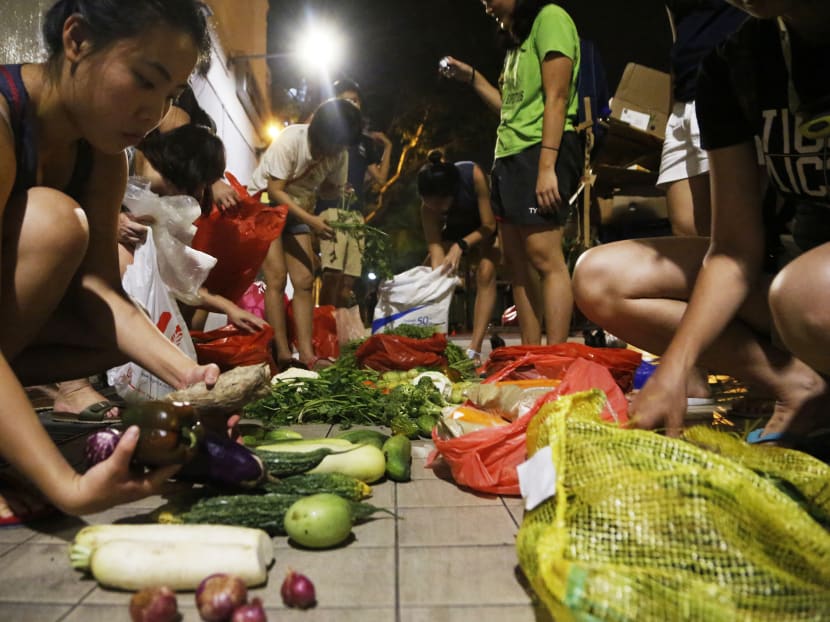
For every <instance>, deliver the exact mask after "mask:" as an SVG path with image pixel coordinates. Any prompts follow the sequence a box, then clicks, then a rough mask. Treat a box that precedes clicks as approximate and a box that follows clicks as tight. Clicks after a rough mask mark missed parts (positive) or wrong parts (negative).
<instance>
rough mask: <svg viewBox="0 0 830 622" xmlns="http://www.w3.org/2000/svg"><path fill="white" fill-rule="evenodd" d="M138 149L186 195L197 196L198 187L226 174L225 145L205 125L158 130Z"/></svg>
mask: <svg viewBox="0 0 830 622" xmlns="http://www.w3.org/2000/svg"><path fill="white" fill-rule="evenodd" d="M137 149H138V150H139V151H140V152H141V153H142V154H144V157H145V158H147V161H148V162H149V163H150V164H151V165H152V167H153V168H154V169H156V170H157V171H158V172H159V174H160V175H161V176H162V177H164V178H165V179H166V180H167V181H169V182H170V183H172V184H173V185H174V186H176V187H177V188H179V189H180V190H182V191H183V192H185V193H186V194H190V195H194V194H195V193H196V190H197V189H198V188H199V186H210V185H211V184H213V183H214V182H215V181H217V180H218V179H220V178H221V177H222V176H223V175H224V174H225V146H224V145H223V144H222V141H221V139H220V138H219V137H217V136H216V135H215V134H214V133H213V132H212V131H211V129H210V128H207V127H205V126H203V125H193V124H187V125H182V126H180V127H177V128H176V129H174V130H170V131H169V132H164V133H163V134H162V133H161V132H159V131H158V130H155V131H153V132H151V133H150V134H148V135H147V136H146V137H145V138H144V140H142V141H141V143H140V144H139V145H138V146H137ZM203 207H204V206H203Z"/></svg>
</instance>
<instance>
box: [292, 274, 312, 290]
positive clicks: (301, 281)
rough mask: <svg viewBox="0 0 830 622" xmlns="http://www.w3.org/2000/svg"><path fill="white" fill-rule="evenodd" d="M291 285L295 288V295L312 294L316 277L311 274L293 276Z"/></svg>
mask: <svg viewBox="0 0 830 622" xmlns="http://www.w3.org/2000/svg"><path fill="white" fill-rule="evenodd" d="M291 284H292V285H293V286H294V292H295V294H296V293H300V294H310V293H311V290H312V289H313V288H314V275H312V274H311V273H310V272H309V273H308V274H303V275H299V276H294V275H292V277H291Z"/></svg>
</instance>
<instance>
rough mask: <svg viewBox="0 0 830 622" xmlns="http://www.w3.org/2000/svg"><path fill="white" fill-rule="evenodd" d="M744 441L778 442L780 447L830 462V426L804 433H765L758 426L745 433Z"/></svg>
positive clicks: (757, 442)
mask: <svg viewBox="0 0 830 622" xmlns="http://www.w3.org/2000/svg"><path fill="white" fill-rule="evenodd" d="M746 442H747V443H749V444H750V445H763V444H764V443H780V446H781V447H785V448H787V449H795V450H797V451H801V452H803V453H805V454H810V455H811V456H813V457H815V458H818V459H819V460H822V461H824V462H830V428H820V429H818V430H813V431H812V432H810V433H808V434H804V435H799V434H791V433H788V432H786V431H784V432H769V433H766V434H765V433H764V429H763V428H758V429H756V430H752V432H750V433H749V434H748V435H747V437H746Z"/></svg>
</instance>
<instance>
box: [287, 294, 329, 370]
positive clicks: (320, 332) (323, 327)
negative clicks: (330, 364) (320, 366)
mask: <svg viewBox="0 0 830 622" xmlns="http://www.w3.org/2000/svg"><path fill="white" fill-rule="evenodd" d="M292 302H293V301H286V305H285V318H286V322H287V324H288V340H289V342H290V343H291V345H293V346H294V348H296V347H297V329H296V324H295V323H294V305H293V304H292ZM334 311H335V309H334V305H320V306H319V307H314V317H313V319H312V331H313V332H312V335H311V345H312V346H314V354H315V355H316V356H319V357H320V358H330V359H336V358H337V357H338V356H340V342H339V341H338V339H337V319H336V318H335V315H334Z"/></svg>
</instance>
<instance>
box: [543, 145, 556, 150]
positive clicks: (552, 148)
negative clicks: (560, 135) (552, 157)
mask: <svg viewBox="0 0 830 622" xmlns="http://www.w3.org/2000/svg"><path fill="white" fill-rule="evenodd" d="M542 149H550V150H551V151H559V147H548V146H547V145H542Z"/></svg>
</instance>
